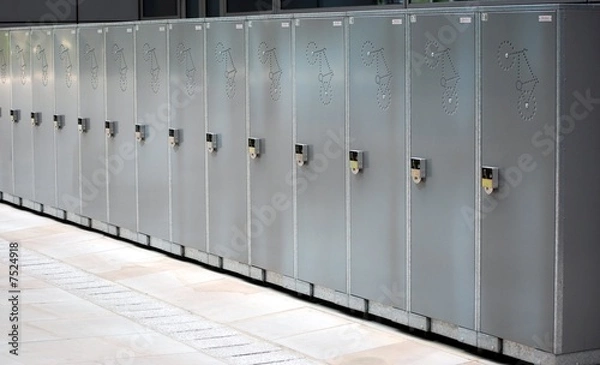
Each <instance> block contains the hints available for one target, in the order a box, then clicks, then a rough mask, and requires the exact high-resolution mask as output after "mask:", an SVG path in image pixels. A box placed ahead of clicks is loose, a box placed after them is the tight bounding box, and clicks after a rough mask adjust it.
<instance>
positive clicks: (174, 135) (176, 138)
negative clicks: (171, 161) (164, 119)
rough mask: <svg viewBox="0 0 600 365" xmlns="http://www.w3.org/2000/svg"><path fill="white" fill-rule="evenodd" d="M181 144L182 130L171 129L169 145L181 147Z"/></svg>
mask: <svg viewBox="0 0 600 365" xmlns="http://www.w3.org/2000/svg"><path fill="white" fill-rule="evenodd" d="M180 143H181V129H173V128H169V144H170V145H171V147H176V146H179V144H180Z"/></svg>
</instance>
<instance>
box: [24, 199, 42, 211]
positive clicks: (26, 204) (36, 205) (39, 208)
mask: <svg viewBox="0 0 600 365" xmlns="http://www.w3.org/2000/svg"><path fill="white" fill-rule="evenodd" d="M21 206H22V207H23V208H27V209H30V210H33V211H35V212H39V213H41V212H42V205H41V204H39V203H36V202H34V201H31V200H29V199H23V198H21Z"/></svg>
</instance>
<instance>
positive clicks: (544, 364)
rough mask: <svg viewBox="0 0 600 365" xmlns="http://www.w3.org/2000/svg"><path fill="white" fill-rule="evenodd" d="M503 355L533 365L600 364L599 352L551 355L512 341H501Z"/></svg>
mask: <svg viewBox="0 0 600 365" xmlns="http://www.w3.org/2000/svg"><path fill="white" fill-rule="evenodd" d="M502 353H503V354H504V355H507V356H510V357H514V358H516V359H521V360H524V361H528V362H531V363H533V364H535V365H573V364H579V365H594V364H599V363H600V350H593V351H585V352H576V353H572V354H564V355H553V354H550V353H547V352H543V351H540V350H537V349H534V348H531V347H528V346H524V345H521V344H518V343H515V342H512V341H508V340H504V341H503V350H502Z"/></svg>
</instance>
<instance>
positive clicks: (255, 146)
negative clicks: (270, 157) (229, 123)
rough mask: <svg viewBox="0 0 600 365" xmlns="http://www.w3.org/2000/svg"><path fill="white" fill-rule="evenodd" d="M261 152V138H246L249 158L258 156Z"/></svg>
mask: <svg viewBox="0 0 600 365" xmlns="http://www.w3.org/2000/svg"><path fill="white" fill-rule="evenodd" d="M261 153H262V139H261V138H248V154H249V155H250V158H251V159H253V160H254V159H256V158H257V157H260V154H261Z"/></svg>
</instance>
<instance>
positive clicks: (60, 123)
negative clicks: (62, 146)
mask: <svg viewBox="0 0 600 365" xmlns="http://www.w3.org/2000/svg"><path fill="white" fill-rule="evenodd" d="M64 126H65V116H64V115H54V129H62V127H64Z"/></svg>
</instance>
